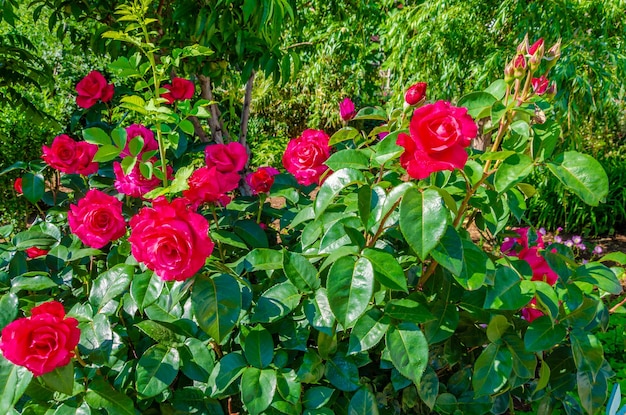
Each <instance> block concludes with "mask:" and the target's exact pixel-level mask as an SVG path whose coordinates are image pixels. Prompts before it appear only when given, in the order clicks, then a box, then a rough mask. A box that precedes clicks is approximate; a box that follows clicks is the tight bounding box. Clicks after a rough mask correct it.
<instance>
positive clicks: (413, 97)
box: [404, 82, 428, 105]
mask: <svg viewBox="0 0 626 415" xmlns="http://www.w3.org/2000/svg"><path fill="white" fill-rule="evenodd" d="M427 87H428V84H427V83H426V82H418V83H416V84H414V85H411V86H410V87H409V89H407V90H406V92H405V93H404V100H405V101H406V103H407V104H409V105H416V104H418V103H419V102H420V101H421V100H423V99H424V98H426V88H427Z"/></svg>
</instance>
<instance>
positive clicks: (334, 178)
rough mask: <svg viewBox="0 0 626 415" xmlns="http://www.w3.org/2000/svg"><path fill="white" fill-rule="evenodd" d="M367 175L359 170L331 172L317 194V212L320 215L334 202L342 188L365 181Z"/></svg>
mask: <svg viewBox="0 0 626 415" xmlns="http://www.w3.org/2000/svg"><path fill="white" fill-rule="evenodd" d="M365 182H366V180H365V176H363V173H361V172H360V171H359V170H354V169H348V168H346V169H341V170H337V171H336V172H334V173H333V174H331V175H330V176H329V177H328V178H327V179H326V180H325V181H324V184H322V186H321V187H320V190H319V191H318V192H317V195H316V196H315V214H316V215H317V216H318V217H319V216H321V215H322V213H324V211H325V210H326V208H328V206H329V205H330V204H331V203H332V201H333V199H334V198H335V196H337V195H338V194H339V192H341V190H343V189H345V188H346V187H348V186H350V185H351V184H355V183H365Z"/></svg>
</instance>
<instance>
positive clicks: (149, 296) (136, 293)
mask: <svg viewBox="0 0 626 415" xmlns="http://www.w3.org/2000/svg"><path fill="white" fill-rule="evenodd" d="M164 285H165V281H163V280H162V279H161V278H160V277H159V276H158V275H156V274H155V273H153V272H152V271H149V272H144V273H141V274H135V276H134V277H133V280H132V282H131V283H130V296H131V297H132V299H133V300H134V301H135V304H137V307H139V310H140V311H143V310H144V308H146V307H148V306H150V305H151V304H153V303H154V302H155V301H156V300H157V299H158V298H159V296H160V295H161V292H162V291H163V286H164Z"/></svg>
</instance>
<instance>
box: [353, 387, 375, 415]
mask: <svg viewBox="0 0 626 415" xmlns="http://www.w3.org/2000/svg"><path fill="white" fill-rule="evenodd" d="M348 415H378V401H377V400H376V397H375V396H374V394H373V393H372V392H370V390H369V389H367V388H361V389H359V390H358V391H356V393H355V394H354V395H352V399H350V404H349V405H348Z"/></svg>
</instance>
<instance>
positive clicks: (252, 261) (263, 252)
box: [244, 248, 283, 271]
mask: <svg viewBox="0 0 626 415" xmlns="http://www.w3.org/2000/svg"><path fill="white" fill-rule="evenodd" d="M244 264H245V266H246V269H247V270H249V271H262V270H264V271H267V270H273V269H281V268H282V267H283V252H282V251H277V250H274V249H267V248H257V249H253V250H252V251H250V253H248V255H246V256H245V259H244Z"/></svg>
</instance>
